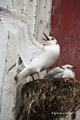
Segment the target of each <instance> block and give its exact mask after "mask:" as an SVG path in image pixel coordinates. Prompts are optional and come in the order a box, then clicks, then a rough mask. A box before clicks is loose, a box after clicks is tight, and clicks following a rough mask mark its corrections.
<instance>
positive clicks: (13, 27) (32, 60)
mask: <svg viewBox="0 0 80 120" xmlns="http://www.w3.org/2000/svg"><path fill="white" fill-rule="evenodd" d="M0 20H1V22H2V23H3V25H4V26H5V27H6V28H8V30H9V31H11V32H12V33H13V34H14V35H15V39H16V43H17V49H18V52H19V55H20V56H21V58H22V61H23V63H24V66H25V68H24V69H23V70H22V71H21V72H20V73H19V74H17V75H16V76H15V77H14V78H15V80H22V79H24V78H25V77H27V76H29V75H33V74H35V73H39V72H40V71H43V70H46V69H47V68H49V67H50V66H51V65H52V64H53V63H55V61H56V60H57V59H58V57H59V54H60V46H59V44H58V42H57V40H56V39H55V38H53V37H51V36H47V35H46V34H45V33H44V36H45V40H47V41H48V42H47V43H48V44H47V45H46V46H43V45H42V44H40V43H39V42H37V41H36V39H35V37H34V36H33V34H32V27H31V24H30V23H29V21H26V19H23V18H21V17H19V16H17V15H16V14H15V13H13V12H11V11H9V10H7V9H5V8H2V7H0Z"/></svg>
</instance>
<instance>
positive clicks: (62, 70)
mask: <svg viewBox="0 0 80 120" xmlns="http://www.w3.org/2000/svg"><path fill="white" fill-rule="evenodd" d="M74 68H76V66H72V65H63V66H61V67H56V68H53V69H52V70H50V71H49V72H48V73H47V74H46V75H45V76H44V79H48V78H67V77H70V78H75V73H74V72H73V71H72V70H73V69H74Z"/></svg>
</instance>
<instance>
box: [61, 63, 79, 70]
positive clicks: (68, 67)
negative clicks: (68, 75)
mask: <svg viewBox="0 0 80 120" xmlns="http://www.w3.org/2000/svg"><path fill="white" fill-rule="evenodd" d="M61 68H62V69H69V70H72V69H75V68H77V67H76V66H72V65H68V64H67V65H63V66H61Z"/></svg>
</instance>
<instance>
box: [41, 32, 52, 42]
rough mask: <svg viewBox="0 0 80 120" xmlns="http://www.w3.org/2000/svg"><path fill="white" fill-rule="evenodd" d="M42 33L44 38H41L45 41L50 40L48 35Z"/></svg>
mask: <svg viewBox="0 0 80 120" xmlns="http://www.w3.org/2000/svg"><path fill="white" fill-rule="evenodd" d="M43 34H44V36H45V39H44V38H42V39H43V40H45V41H50V39H49V38H48V36H47V35H46V34H45V33H43Z"/></svg>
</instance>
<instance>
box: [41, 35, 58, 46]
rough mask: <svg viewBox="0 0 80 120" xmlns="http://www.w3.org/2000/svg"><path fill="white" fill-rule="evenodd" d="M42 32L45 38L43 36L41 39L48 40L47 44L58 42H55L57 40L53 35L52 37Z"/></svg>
mask: <svg viewBox="0 0 80 120" xmlns="http://www.w3.org/2000/svg"><path fill="white" fill-rule="evenodd" d="M43 34H44V36H45V39H44V38H43V40H45V41H48V43H49V44H52V45H53V44H54V45H56V44H58V42H57V40H56V39H55V38H54V37H52V36H47V35H46V34H45V33H43Z"/></svg>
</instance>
